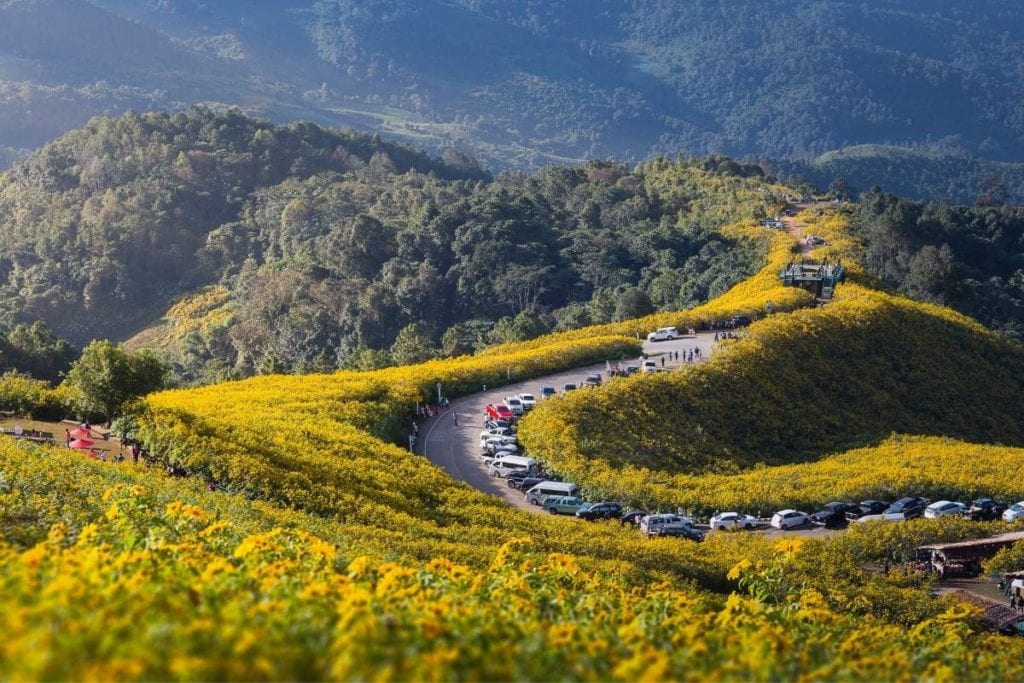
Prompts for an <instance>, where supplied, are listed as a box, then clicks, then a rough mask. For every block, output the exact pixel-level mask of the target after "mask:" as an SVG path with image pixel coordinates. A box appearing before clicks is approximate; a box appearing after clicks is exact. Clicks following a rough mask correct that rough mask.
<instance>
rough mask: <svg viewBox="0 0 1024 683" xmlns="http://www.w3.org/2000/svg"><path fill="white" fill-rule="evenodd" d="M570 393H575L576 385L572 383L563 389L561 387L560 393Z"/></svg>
mask: <svg viewBox="0 0 1024 683" xmlns="http://www.w3.org/2000/svg"><path fill="white" fill-rule="evenodd" d="M570 391H576V385H575V384H573V383H572V382H569V383H568V384H566V385H565V386H564V387H562V392H563V393H568V392H570Z"/></svg>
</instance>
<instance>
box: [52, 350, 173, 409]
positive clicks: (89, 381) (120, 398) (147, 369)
mask: <svg viewBox="0 0 1024 683" xmlns="http://www.w3.org/2000/svg"><path fill="white" fill-rule="evenodd" d="M167 372H168V368H167V366H166V365H165V364H164V362H163V361H162V360H160V359H159V358H158V357H157V356H156V354H154V353H153V352H152V351H150V350H149V349H143V350H141V351H128V350H127V349H125V348H124V346H123V345H121V344H113V343H111V342H109V341H106V340H102V341H100V340H97V341H93V342H90V343H89V345H88V346H86V347H85V349H84V350H83V351H82V356H81V357H80V358H79V359H78V360H77V361H75V363H74V364H73V365H72V366H71V370H70V372H68V377H67V380H66V383H67V384H68V385H69V386H70V387H71V388H72V389H74V390H75V392H76V393H77V399H76V402H77V404H78V408H79V409H80V410H81V411H83V412H84V413H86V414H93V415H102V416H103V417H105V418H106V419H107V420H112V419H113V418H115V417H117V415H118V413H119V412H120V411H121V410H122V409H123V408H124V406H125V405H126V404H127V403H128V402H129V401H132V400H133V399H136V398H139V397H141V396H145V395H146V394H148V393H151V392H153V391H156V390H158V389H161V388H163V386H164V382H165V380H166V378H167Z"/></svg>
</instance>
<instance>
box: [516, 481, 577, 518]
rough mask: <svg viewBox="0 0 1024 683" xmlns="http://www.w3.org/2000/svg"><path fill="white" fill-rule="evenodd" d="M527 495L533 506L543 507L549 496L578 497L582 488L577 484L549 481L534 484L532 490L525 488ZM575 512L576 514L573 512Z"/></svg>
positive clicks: (527, 499)
mask: <svg viewBox="0 0 1024 683" xmlns="http://www.w3.org/2000/svg"><path fill="white" fill-rule="evenodd" d="M522 490H523V492H524V493H525V497H526V502H527V503H530V504H532V505H541V504H542V503H543V501H544V499H545V498H547V497H548V496H568V497H574V496H578V495H579V493H580V487H579V486H576V484H573V483H569V482H564V481H552V480H550V479H547V480H545V481H542V482H540V483H539V484H534V485H533V486H531V487H530V488H525V487H524V488H523V489H522ZM573 512H576V511H575V510H573Z"/></svg>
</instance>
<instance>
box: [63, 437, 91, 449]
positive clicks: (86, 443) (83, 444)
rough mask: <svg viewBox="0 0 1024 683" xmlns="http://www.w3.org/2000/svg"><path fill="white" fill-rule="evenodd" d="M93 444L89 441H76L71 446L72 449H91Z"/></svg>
mask: <svg viewBox="0 0 1024 683" xmlns="http://www.w3.org/2000/svg"><path fill="white" fill-rule="evenodd" d="M92 444H93V442H92V441H89V439H75V440H74V441H72V442H71V443H70V444H69V445H70V446H71V448H89V447H91V446H92Z"/></svg>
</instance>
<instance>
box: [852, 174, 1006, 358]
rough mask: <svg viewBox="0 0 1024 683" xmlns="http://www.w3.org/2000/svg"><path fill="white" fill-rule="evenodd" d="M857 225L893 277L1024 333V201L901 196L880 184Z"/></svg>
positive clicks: (867, 197) (884, 272)
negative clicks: (975, 202)
mask: <svg viewBox="0 0 1024 683" xmlns="http://www.w3.org/2000/svg"><path fill="white" fill-rule="evenodd" d="M855 216H856V220H855V221H854V226H855V227H856V228H857V230H858V231H859V233H860V235H861V237H863V239H864V240H865V244H866V251H865V254H864V264H865V265H866V266H867V267H868V269H869V270H870V271H871V272H872V273H873V274H874V275H876V276H877V277H878V278H879V279H880V280H881V281H882V282H883V283H885V284H886V285H888V286H890V287H892V288H894V289H897V290H899V291H901V292H902V293H905V294H908V295H910V296H913V297H915V298H917V299H921V300H923V301H929V302H932V303H939V304H943V305H946V306H950V307H952V308H955V309H957V310H959V311H962V312H964V313H966V314H968V315H970V316H972V317H974V318H977V319H978V320H979V321H981V322H982V323H984V324H985V325H988V326H989V327H991V328H993V329H996V330H998V331H1000V332H1002V333H1003V334H1005V335H1006V336H1008V337H1010V338H1013V339H1016V340H1018V341H1024V209H1021V208H1010V207H1006V206H975V207H964V206H953V205H951V204H949V203H925V202H914V201H909V200H906V199H900V198H899V197H896V196H894V195H892V194H888V193H885V192H881V191H880V190H879V189H878V188H873V189H871V190H870V191H868V192H866V193H864V194H863V195H862V196H861V200H860V202H859V203H858V206H857V210H856V214H855Z"/></svg>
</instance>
